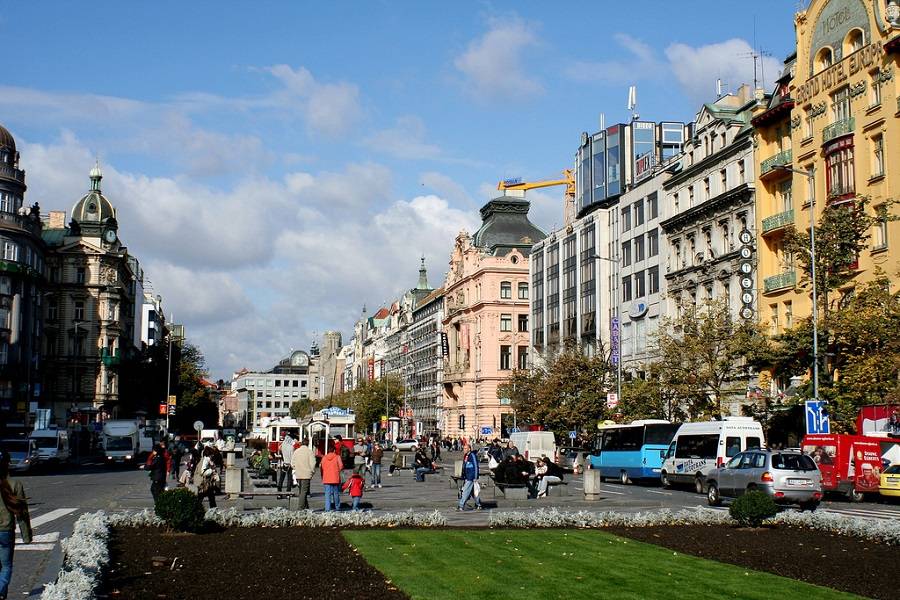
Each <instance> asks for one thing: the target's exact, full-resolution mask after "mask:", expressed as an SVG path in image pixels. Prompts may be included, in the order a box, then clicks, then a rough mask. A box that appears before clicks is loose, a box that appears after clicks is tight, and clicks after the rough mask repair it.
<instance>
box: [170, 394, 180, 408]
mask: <svg viewBox="0 0 900 600" xmlns="http://www.w3.org/2000/svg"><path fill="white" fill-rule="evenodd" d="M176 404H178V398H177V397H176V396H169V406H175V405H176Z"/></svg>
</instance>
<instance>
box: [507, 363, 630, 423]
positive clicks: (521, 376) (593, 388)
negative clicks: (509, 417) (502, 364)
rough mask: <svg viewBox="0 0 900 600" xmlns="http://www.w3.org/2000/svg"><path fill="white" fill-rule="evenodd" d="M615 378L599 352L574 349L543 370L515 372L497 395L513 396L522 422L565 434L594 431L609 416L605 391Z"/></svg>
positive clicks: (510, 397) (513, 405)
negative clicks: (592, 354) (588, 354)
mask: <svg viewBox="0 0 900 600" xmlns="http://www.w3.org/2000/svg"><path fill="white" fill-rule="evenodd" d="M614 381H615V373H614V371H613V370H612V369H610V366H609V363H608V362H607V361H606V359H605V358H604V357H603V356H602V355H601V354H600V353H598V354H597V355H594V356H585V355H584V354H583V353H582V352H581V351H579V350H578V349H577V348H573V349H567V350H565V351H563V352H561V353H560V354H559V355H557V356H555V357H553V358H552V359H551V361H550V363H549V364H548V365H547V366H546V367H545V368H544V369H535V370H534V371H532V372H531V373H528V372H524V371H514V372H513V375H512V377H511V378H510V380H509V381H508V382H506V383H504V384H502V385H500V386H499V387H498V389H497V396H498V397H500V398H509V399H510V401H511V405H512V407H513V408H514V409H515V411H516V416H517V418H518V420H519V421H521V422H531V423H537V424H541V425H543V426H544V427H545V428H547V429H549V430H551V431H554V432H555V433H557V434H559V435H565V434H566V432H568V431H571V430H573V429H574V430H580V431H592V430H593V429H594V428H595V427H596V424H597V423H598V422H599V421H602V420H603V419H605V418H607V416H608V411H607V408H606V394H607V392H608V391H609V390H610V389H612V388H613V387H614V385H615V383H614Z"/></svg>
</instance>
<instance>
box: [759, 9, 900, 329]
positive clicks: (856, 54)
mask: <svg viewBox="0 0 900 600" xmlns="http://www.w3.org/2000/svg"><path fill="white" fill-rule="evenodd" d="M898 13H900V8H898V6H897V3H896V1H895V0H866V1H863V0H812V1H811V2H810V3H809V7H808V8H807V9H806V10H805V11H803V12H800V13H797V15H796V17H795V29H796V37H797V49H796V53H794V54H793V55H792V56H790V57H788V59H787V60H786V61H785V70H784V74H783V75H782V77H781V79H779V81H778V83H777V86H776V89H775V91H774V93H773V95H772V97H771V99H770V100H769V102H768V103H767V104H766V105H764V106H763V107H762V108H760V109H759V110H758V111H757V114H756V115H755V116H754V118H753V125H754V127H755V129H756V137H757V141H758V146H757V153H756V160H757V161H758V164H757V170H756V173H757V182H756V201H757V208H756V228H757V234H758V256H759V264H758V269H757V281H756V286H757V289H758V296H757V298H758V305H759V306H758V310H759V316H760V321H761V322H762V323H764V324H767V325H768V326H769V327H770V328H771V332H772V333H773V334H775V333H778V332H781V331H783V330H784V329H786V328H789V327H791V326H792V325H793V324H794V323H795V322H796V321H797V320H798V319H802V318H805V317H807V316H809V314H810V311H811V306H812V304H811V301H810V293H809V290H808V289H807V288H802V287H800V286H799V285H798V284H799V283H800V282H801V280H802V279H803V274H802V273H801V272H800V262H799V261H796V265H795V259H794V258H793V257H791V256H790V255H789V254H787V253H785V252H784V251H783V245H782V244H783V234H784V231H785V229H786V228H787V227H788V226H789V225H794V226H796V227H797V228H798V229H801V228H809V223H810V213H811V211H810V206H811V199H814V200H815V202H813V203H812V205H814V207H815V212H816V218H818V217H819V216H820V215H821V214H822V210H823V209H824V207H825V206H827V205H833V204H838V203H846V204H850V203H852V202H854V201H855V199H856V198H859V197H861V196H867V197H869V198H870V199H871V204H870V210H874V208H875V207H877V206H878V205H879V204H880V203H883V202H885V201H887V200H889V199H894V200H900V94H898V84H900V72H898V67H900V20H898ZM790 169H793V170H790ZM797 171H800V172H799V173H798V172H797ZM810 175H811V176H810ZM893 212H894V213H896V214H900V206H895V207H894V209H893ZM879 267H880V268H881V269H882V270H883V271H885V272H886V273H887V274H889V275H891V277H896V274H897V272H898V271H900V221H890V222H885V223H881V224H880V225H879V226H877V227H876V228H875V230H874V231H872V237H871V240H870V244H869V248H868V250H866V251H865V252H863V253H862V255H861V256H860V257H859V260H858V262H857V270H856V275H855V277H854V279H853V281H852V282H851V284H850V285H851V286H852V285H853V284H854V283H856V282H863V281H867V280H870V279H871V278H872V277H873V274H874V272H875V270H876V268H879Z"/></svg>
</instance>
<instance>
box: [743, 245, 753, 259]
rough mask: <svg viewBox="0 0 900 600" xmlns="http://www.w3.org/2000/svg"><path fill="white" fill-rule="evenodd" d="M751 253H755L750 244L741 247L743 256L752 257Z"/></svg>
mask: <svg viewBox="0 0 900 600" xmlns="http://www.w3.org/2000/svg"><path fill="white" fill-rule="evenodd" d="M751 254H753V250H751V249H750V247H749V246H744V247H743V248H741V258H745V259H746V258H750V255H751Z"/></svg>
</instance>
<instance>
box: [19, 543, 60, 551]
mask: <svg viewBox="0 0 900 600" xmlns="http://www.w3.org/2000/svg"><path fill="white" fill-rule="evenodd" d="M55 547H56V544H22V545H19V544H16V552H22V551H26V552H40V551H47V550H53V548H55Z"/></svg>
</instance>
